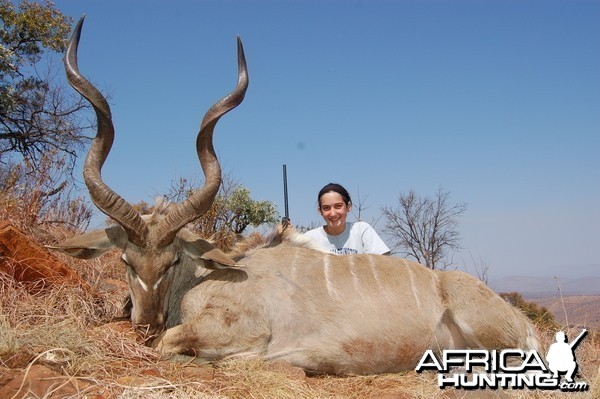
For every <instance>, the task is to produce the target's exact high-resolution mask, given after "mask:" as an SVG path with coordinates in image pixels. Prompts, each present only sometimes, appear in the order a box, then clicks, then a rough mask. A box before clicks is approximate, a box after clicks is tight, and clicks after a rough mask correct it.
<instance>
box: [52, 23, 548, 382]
mask: <svg viewBox="0 0 600 399" xmlns="http://www.w3.org/2000/svg"><path fill="white" fill-rule="evenodd" d="M82 24H83V19H82V20H80V21H79V23H78V24H77V26H76V28H75V29H74V32H73V36H72V38H71V41H70V42H69V46H68V48H67V53H66V55H65V58H64V61H65V70H66V71H67V78H68V80H69V83H70V84H71V85H72V86H73V87H74V88H75V89H76V90H77V91H78V92H79V93H80V94H81V95H83V96H84V97H85V98H86V99H87V100H88V101H89V102H90V104H91V105H92V106H93V108H94V110H95V112H96V118H97V122H98V123H97V134H96V137H95V138H94V140H93V142H92V144H91V146H90V149H89V152H88V155H87V157H86V161H85V164H84V181H85V183H86V186H87V187H88V191H89V193H90V198H91V199H92V201H93V202H94V204H95V205H96V206H97V207H98V208H99V209H100V210H101V211H102V212H104V213H105V214H107V215H108V216H110V217H111V218H112V219H113V220H114V221H116V223H117V224H116V225H114V226H111V227H109V228H107V229H104V230H97V231H93V232H89V233H87V234H83V235H80V236H77V237H73V238H71V239H68V240H66V241H65V242H63V243H61V244H60V245H58V246H55V247H52V248H54V249H56V250H60V251H63V252H65V253H68V254H70V255H72V256H76V257H80V258H92V257H97V256H100V255H102V254H103V253H105V252H106V251H108V250H110V249H111V248H119V249H120V250H121V251H122V253H123V265H124V269H125V270H126V278H127V281H128V284H129V290H130V294H131V305H132V306H131V322H132V324H133V325H134V326H136V327H139V328H140V329H141V330H142V331H144V332H145V333H147V334H150V335H153V336H155V337H157V338H156V340H155V341H154V345H155V346H156V348H157V349H158V350H159V351H161V352H164V353H183V354H190V355H194V356H197V357H201V358H204V359H208V360H219V359H223V358H227V357H231V356H259V357H262V358H265V359H281V360H285V361H288V362H290V363H292V364H294V365H297V366H300V367H303V368H304V369H306V370H307V371H310V372H315V373H358V374H373V373H388V372H396V371H400V370H409V369H413V368H414V367H415V366H416V364H417V362H418V360H419V359H420V358H421V356H422V355H423V353H424V352H425V351H426V350H427V349H435V350H441V349H452V348H454V349H457V348H486V349H501V348H520V349H530V348H531V349H535V346H536V345H537V340H536V337H535V333H534V329H533V327H532V326H531V324H530V323H529V322H528V321H527V319H526V318H525V317H524V316H523V315H522V314H521V313H520V312H519V311H517V310H516V309H514V308H513V307H512V306H511V305H509V304H508V303H506V302H505V301H503V300H502V299H501V298H500V297H499V296H498V295H496V294H495V293H494V292H493V291H491V290H490V289H489V288H487V287H486V286H485V285H484V284H483V283H482V282H481V281H479V280H477V279H476V278H474V277H472V276H470V275H468V274H466V273H462V272H456V271H451V272H437V271H432V270H429V269H427V268H425V267H424V266H421V265H419V264H417V263H414V262H408V261H406V260H403V259H399V258H395V257H392V256H380V255H344V256H336V255H332V254H325V253H322V252H319V251H317V250H315V249H311V248H308V246H310V243H307V242H306V238H305V237H304V238H303V237H302V236H301V235H298V234H294V232H293V231H292V230H291V229H287V230H284V231H280V232H279V233H278V234H275V235H274V236H273V240H272V241H270V242H268V243H266V244H265V245H264V247H262V248H259V249H257V248H254V249H253V250H252V251H249V252H244V253H246V255H239V256H237V255H235V256H234V255H231V256H232V257H235V259H231V258H230V257H228V256H227V255H225V254H224V253H222V252H221V251H219V250H218V249H216V248H215V247H214V246H213V245H212V244H210V243H208V242H206V241H204V240H202V239H201V238H200V237H198V236H196V235H194V234H193V233H192V232H190V231H188V230H187V229H185V228H184V226H186V225H187V224H188V223H190V222H192V221H193V220H195V219H197V218H198V217H200V216H201V215H203V214H204V213H205V212H206V211H207V210H208V209H209V208H210V206H211V205H212V203H213V201H214V198H215V196H216V195H217V192H218V190H219V186H220V184H221V168H220V165H219V162H218V159H217V157H216V154H215V151H214V148H213V143H212V137H213V132H214V128H215V126H216V124H217V122H218V121H219V119H220V118H221V117H222V116H223V115H225V114H226V113H227V112H229V111H231V110H232V109H234V108H235V107H237V106H238V105H239V104H240V103H241V102H242V100H243V99H244V96H245V94H246V90H247V88H248V69H247V65H246V60H245V57H244V51H243V47H242V43H241V40H240V39H239V38H238V81H237V85H236V87H235V89H234V90H233V91H232V92H231V93H230V94H228V95H227V96H225V97H224V98H223V99H222V100H220V101H218V102H217V103H215V105H213V106H212V107H211V108H210V109H209V110H208V111H207V113H206V114H205V116H204V118H203V119H202V124H201V126H200V131H199V133H198V136H197V139H196V151H197V153H198V157H199V160H200V164H201V166H202V170H203V172H204V174H205V179H204V185H203V187H201V188H200V189H198V190H197V191H194V192H193V193H192V194H191V195H190V196H189V197H188V198H187V199H186V200H185V201H183V202H181V203H174V204H167V203H164V202H163V203H159V204H158V205H157V206H156V207H155V210H154V213H153V214H152V215H148V216H142V215H140V214H139V213H138V212H137V211H136V210H135V208H134V207H133V206H132V205H131V204H129V203H128V202H127V201H125V200H124V199H123V198H122V197H120V196H119V195H118V194H117V193H116V192H114V191H113V190H112V189H111V188H110V187H109V186H108V185H107V184H106V183H104V181H103V180H102V175H101V168H102V166H103V165H104V162H105V161H106V158H107V156H108V154H109V152H110V148H111V145H112V143H113V141H114V134H115V129H114V126H113V123H112V119H111V111H110V107H109V105H108V102H107V101H106V99H105V98H104V96H103V95H102V94H101V93H100V92H99V91H98V90H97V89H96V88H95V87H94V86H93V85H92V84H91V83H90V82H89V81H88V80H87V79H86V78H85V77H84V76H83V75H81V74H80V72H79V69H78V66H77V47H78V44H79V36H80V34H81V29H82ZM116 61H118V60H116ZM254 156H256V154H255V155H254ZM242 252H243V251H240V253H242ZM237 265H243V267H240V266H237Z"/></svg>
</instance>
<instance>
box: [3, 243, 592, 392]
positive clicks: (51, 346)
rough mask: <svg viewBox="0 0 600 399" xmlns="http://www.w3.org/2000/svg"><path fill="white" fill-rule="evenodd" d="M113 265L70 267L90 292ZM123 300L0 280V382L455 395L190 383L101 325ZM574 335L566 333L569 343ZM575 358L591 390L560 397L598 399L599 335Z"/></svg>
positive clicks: (328, 381)
mask: <svg viewBox="0 0 600 399" xmlns="http://www.w3.org/2000/svg"><path fill="white" fill-rule="evenodd" d="M114 259H115V256H114V254H113V255H109V256H107V257H105V258H104V259H102V260H100V261H97V260H96V261H86V262H83V261H78V262H72V263H73V267H74V268H76V269H78V271H80V272H81V273H82V274H83V275H85V277H86V279H87V281H89V282H90V284H91V285H92V286H93V287H94V288H97V289H101V288H105V283H104V282H105V281H106V280H107V279H115V278H118V277H121V275H122V274H123V271H122V270H121V269H120V265H119V264H118V262H116V261H115V260H114ZM65 260H67V259H66V258H65ZM69 262H71V261H70V260H69ZM113 288H114V287H113ZM125 293H126V292H125V291H124V290H123V288H120V289H118V288H117V289H113V290H112V291H111V292H107V291H105V293H104V294H103V295H104V297H103V300H102V301H101V302H100V303H98V302H97V301H96V302H94V299H93V298H92V297H91V296H90V295H89V294H88V293H86V292H85V291H83V290H80V289H77V288H74V287H57V288H54V289H52V290H50V291H46V292H43V293H41V294H35V295H34V294H31V293H29V292H28V291H27V290H26V289H25V287H23V286H20V285H19V284H18V283H16V282H15V281H14V280H12V279H11V278H9V277H6V276H4V275H0V380H1V374H2V370H3V369H2V367H4V368H10V369H25V368H26V367H28V366H29V365H31V364H34V363H35V364H43V365H45V366H47V367H49V368H51V369H53V370H55V371H58V372H60V373H61V374H63V375H68V376H72V377H74V378H77V379H80V380H82V381H87V382H91V383H93V384H94V385H95V386H97V387H100V388H101V390H102V391H103V392H104V393H105V396H106V397H119V398H165V397H168V398H181V399H187V398H370V397H372V398H379V397H388V398H402V399H408V398H432V399H436V398H455V397H461V395H458V396H457V395H454V393H452V391H451V390H447V389H446V390H440V389H439V388H438V387H437V383H436V378H437V377H436V375H435V374H434V373H423V374H417V373H415V372H406V373H399V374H389V375H381V376H354V377H334V376H322V377H308V378H295V377H294V376H293V375H290V374H289V373H286V372H281V371H278V370H277V369H275V368H273V367H271V366H270V365H268V364H265V363H263V362H261V361H260V360H256V359H255V360H248V359H246V360H237V361H230V362H226V363H223V364H219V365H213V366H208V367H210V368H209V369H208V371H209V376H208V377H197V376H196V374H193V373H191V374H190V370H192V371H193V370H204V371H205V372H206V368H204V369H201V368H199V366H196V365H193V364H186V363H182V362H173V361H166V360H162V359H160V358H159V356H158V355H157V354H156V353H155V352H154V351H153V350H152V349H150V348H148V347H147V346H144V345H143V343H142V342H141V340H140V338H139V337H138V336H137V335H136V333H135V332H133V331H132V330H131V329H130V328H128V323H127V322H122V323H112V324H106V323H107V322H108V321H109V320H111V319H112V318H116V317H119V316H121V315H122V309H121V307H122V301H123V298H124V295H125ZM109 326H110V327H109ZM578 333H579V331H575V330H574V331H567V335H568V336H569V337H570V338H573V337H575V336H576V335H577V334H578ZM541 336H542V341H543V348H542V350H543V351H546V350H547V348H548V346H549V345H550V344H551V343H552V342H553V338H554V334H553V332H550V331H542V332H541ZM544 353H545V352H544ZM576 353H577V360H578V362H579V365H580V372H579V373H580V377H579V378H578V380H581V379H583V380H585V381H587V382H588V383H589V384H590V385H591V388H590V391H588V392H585V393H572V394H571V393H570V394H568V396H566V397H568V398H573V399H576V398H588V397H594V396H593V395H596V396H595V397H600V378H599V366H600V335H599V334H598V333H592V334H589V335H588V336H587V338H586V339H585V340H584V341H582V343H581V345H580V346H579V347H578V349H577V352H576ZM205 367H206V366H205ZM5 370H6V369H5ZM210 372H212V373H213V374H210ZM460 393H461V394H462V393H463V392H460ZM505 393H506V395H507V396H505V397H509V398H523V399H534V398H536V399H537V398H554V397H556V395H557V394H556V393H554V392H551V391H549V392H545V391H506V392H505ZM475 397H477V396H475Z"/></svg>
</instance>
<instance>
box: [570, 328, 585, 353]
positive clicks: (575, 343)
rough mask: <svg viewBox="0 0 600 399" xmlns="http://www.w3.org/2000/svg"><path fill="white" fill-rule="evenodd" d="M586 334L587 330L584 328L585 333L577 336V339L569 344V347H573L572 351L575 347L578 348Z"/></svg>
mask: <svg viewBox="0 0 600 399" xmlns="http://www.w3.org/2000/svg"><path fill="white" fill-rule="evenodd" d="M586 334H587V330H586V329H585V328H584V329H583V331H582V332H581V333H580V334H579V335H578V336H577V338H575V339H574V340H573V341H571V343H569V346H570V347H571V349H575V347H576V346H577V344H578V343H579V341H581V339H582V338H583V337H585V335H586Z"/></svg>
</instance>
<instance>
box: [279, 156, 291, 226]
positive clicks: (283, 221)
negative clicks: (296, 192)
mask: <svg viewBox="0 0 600 399" xmlns="http://www.w3.org/2000/svg"><path fill="white" fill-rule="evenodd" d="M283 206H284V209H285V216H284V217H283V218H282V219H281V224H282V225H283V227H286V226H287V225H288V224H289V223H290V210H289V207H288V189H287V168H286V165H285V164H283Z"/></svg>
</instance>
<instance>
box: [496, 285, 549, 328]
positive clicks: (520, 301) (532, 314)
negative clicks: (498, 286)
mask: <svg viewBox="0 0 600 399" xmlns="http://www.w3.org/2000/svg"><path fill="white" fill-rule="evenodd" d="M500 296H501V297H502V298H503V299H504V300H505V301H506V302H508V303H510V304H511V305H513V306H515V307H517V308H518V309H520V310H521V311H522V312H523V313H524V314H525V316H527V317H528V318H529V319H530V320H531V321H532V322H533V323H534V324H535V325H537V326H539V327H541V328H545V329H551V330H556V329H558V323H557V322H556V320H554V316H553V315H552V313H550V311H549V310H548V309H546V308H545V307H543V306H539V305H538V304H536V303H534V302H530V301H527V300H525V298H523V296H522V295H521V294H519V293H518V292H503V293H501V294H500Z"/></svg>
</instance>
